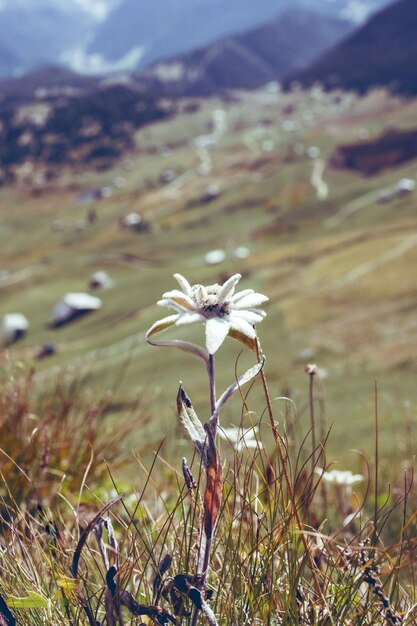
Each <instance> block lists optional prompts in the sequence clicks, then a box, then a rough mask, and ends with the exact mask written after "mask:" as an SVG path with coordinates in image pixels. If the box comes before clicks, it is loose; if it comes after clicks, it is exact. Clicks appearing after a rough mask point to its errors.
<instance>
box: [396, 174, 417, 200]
mask: <svg viewBox="0 0 417 626" xmlns="http://www.w3.org/2000/svg"><path fill="white" fill-rule="evenodd" d="M415 188H416V181H415V180H413V179H412V178H402V179H401V180H400V181H398V183H397V186H396V188H395V191H396V194H397V196H400V197H401V196H408V194H410V193H412V192H413V191H414V190H415Z"/></svg>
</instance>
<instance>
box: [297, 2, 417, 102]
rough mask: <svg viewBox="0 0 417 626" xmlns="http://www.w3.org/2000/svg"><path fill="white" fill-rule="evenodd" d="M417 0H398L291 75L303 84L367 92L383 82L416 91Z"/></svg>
mask: <svg viewBox="0 0 417 626" xmlns="http://www.w3.org/2000/svg"><path fill="white" fill-rule="evenodd" d="M416 32H417V2H416V1H415V0H398V1H397V2H395V3H394V4H392V5H389V6H388V7H387V8H385V9H383V10H382V11H380V12H379V13H377V14H376V15H374V16H373V17H372V18H371V19H370V20H369V22H368V23H367V24H365V25H364V26H363V27H361V28H360V29H359V30H358V31H357V32H355V33H354V34H353V35H351V36H350V37H348V38H347V39H346V40H345V41H343V42H342V43H341V44H339V45H338V46H337V47H336V48H335V49H334V50H332V51H331V52H328V53H327V54H326V55H325V56H323V57H322V58H321V59H319V60H318V61H317V62H315V63H313V65H311V67H309V68H308V69H307V70H303V71H301V72H297V73H295V74H293V75H292V76H291V77H289V78H288V80H287V81H286V84H287V85H288V84H289V83H290V82H291V80H294V79H296V80H298V81H300V82H301V83H302V84H303V85H306V86H308V85H311V84H312V83H313V82H315V81H320V82H322V83H323V84H324V85H325V86H326V87H327V88H330V87H342V88H345V89H355V90H357V91H359V92H365V91H366V90H367V89H369V88H370V87H373V86H378V85H383V86H387V87H389V88H391V89H392V90H394V91H397V92H400V93H408V94H415V93H417V72H416V67H417V37H416Z"/></svg>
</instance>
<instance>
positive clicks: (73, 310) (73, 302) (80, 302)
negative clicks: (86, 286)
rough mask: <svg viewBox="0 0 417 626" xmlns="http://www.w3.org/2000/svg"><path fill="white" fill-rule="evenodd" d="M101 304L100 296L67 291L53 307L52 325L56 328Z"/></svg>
mask: <svg viewBox="0 0 417 626" xmlns="http://www.w3.org/2000/svg"><path fill="white" fill-rule="evenodd" d="M102 306H103V303H102V301H101V300H100V298H96V297H95V296H90V294H88V293H67V294H65V296H63V297H62V298H61V300H59V301H58V302H57V303H56V305H55V306H54V308H53V311H52V315H53V320H52V324H51V325H52V327H53V328H58V327H59V326H63V325H64V324H67V323H68V322H71V321H73V320H74V319H76V318H77V317H81V316H82V315H86V314H87V313H92V312H93V311H97V310H98V309H101V307H102Z"/></svg>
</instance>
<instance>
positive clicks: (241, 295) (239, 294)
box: [232, 289, 255, 302]
mask: <svg viewBox="0 0 417 626" xmlns="http://www.w3.org/2000/svg"><path fill="white" fill-rule="evenodd" d="M250 293H255V292H254V290H253V289H243V291H238V292H237V293H235V295H234V296H232V302H237V301H238V300H240V299H241V298H244V297H245V296H248V295H249V294H250Z"/></svg>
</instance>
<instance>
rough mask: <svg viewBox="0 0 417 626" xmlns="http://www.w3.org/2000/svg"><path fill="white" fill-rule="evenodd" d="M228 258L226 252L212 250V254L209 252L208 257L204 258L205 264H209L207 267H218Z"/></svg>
mask: <svg viewBox="0 0 417 626" xmlns="http://www.w3.org/2000/svg"><path fill="white" fill-rule="evenodd" d="M225 258H226V253H225V251H224V250H220V249H218V250H210V252H207V254H206V256H205V257H204V260H205V262H206V263H207V265H218V264H219V263H223V261H224V260H225Z"/></svg>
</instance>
